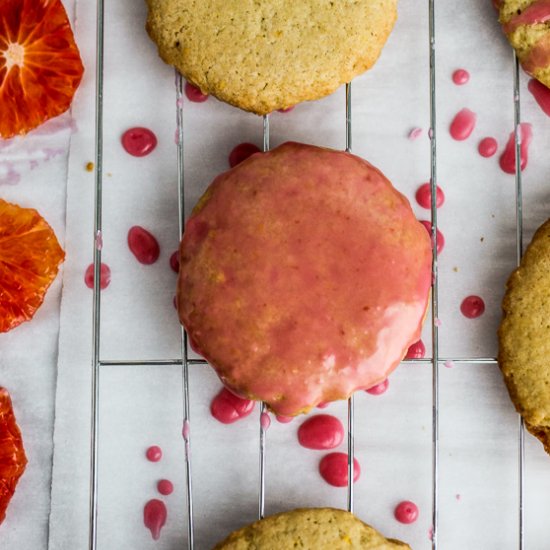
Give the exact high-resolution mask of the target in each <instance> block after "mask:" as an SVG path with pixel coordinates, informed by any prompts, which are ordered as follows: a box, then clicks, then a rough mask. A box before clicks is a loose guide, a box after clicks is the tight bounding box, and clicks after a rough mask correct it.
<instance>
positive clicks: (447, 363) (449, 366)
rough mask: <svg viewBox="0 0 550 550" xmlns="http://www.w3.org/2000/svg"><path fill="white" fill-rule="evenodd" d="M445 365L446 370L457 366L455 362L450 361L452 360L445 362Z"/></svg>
mask: <svg viewBox="0 0 550 550" xmlns="http://www.w3.org/2000/svg"><path fill="white" fill-rule="evenodd" d="M444 365H445V368H447V369H452V368H453V367H454V366H455V364H454V362H453V361H450V360H449V361H445V363H444Z"/></svg>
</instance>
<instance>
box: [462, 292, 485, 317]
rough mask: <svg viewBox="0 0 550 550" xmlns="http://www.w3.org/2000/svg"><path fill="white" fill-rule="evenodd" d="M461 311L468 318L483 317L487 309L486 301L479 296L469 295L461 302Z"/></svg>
mask: <svg viewBox="0 0 550 550" xmlns="http://www.w3.org/2000/svg"><path fill="white" fill-rule="evenodd" d="M460 311H461V312H462V315H464V317H468V319H475V318H476V317H481V315H483V312H484V311H485V302H484V301H483V299H482V298H480V297H479V296H467V297H466V298H464V300H463V301H462V304H460Z"/></svg>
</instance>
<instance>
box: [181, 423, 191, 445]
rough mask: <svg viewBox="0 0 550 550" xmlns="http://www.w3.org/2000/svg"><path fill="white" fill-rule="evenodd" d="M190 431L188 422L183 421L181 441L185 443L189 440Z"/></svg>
mask: <svg viewBox="0 0 550 550" xmlns="http://www.w3.org/2000/svg"><path fill="white" fill-rule="evenodd" d="M190 429H191V427H190V425H189V420H184V421H183V428H182V430H181V435H182V436H183V439H185V441H188V440H189V433H190Z"/></svg>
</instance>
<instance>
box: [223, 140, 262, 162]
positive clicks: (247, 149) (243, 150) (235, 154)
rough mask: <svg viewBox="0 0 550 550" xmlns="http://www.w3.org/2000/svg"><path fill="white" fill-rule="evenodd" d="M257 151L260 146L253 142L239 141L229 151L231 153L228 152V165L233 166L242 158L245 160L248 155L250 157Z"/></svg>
mask: <svg viewBox="0 0 550 550" xmlns="http://www.w3.org/2000/svg"><path fill="white" fill-rule="evenodd" d="M259 152H260V148H259V147H258V146H257V145H254V144H253V143H240V144H239V145H237V146H236V147H235V148H234V149H233V150H232V151H231V153H229V166H231V168H234V167H235V166H237V164H240V163H241V162H242V161H243V160H246V159H247V158H248V157H251V156H252V155H254V154H255V153H259Z"/></svg>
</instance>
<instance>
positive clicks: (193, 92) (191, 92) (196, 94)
mask: <svg viewBox="0 0 550 550" xmlns="http://www.w3.org/2000/svg"><path fill="white" fill-rule="evenodd" d="M185 95H186V96H187V99H188V100H189V101H192V102H193V103H204V102H205V101H206V100H207V99H208V94H203V93H202V92H201V91H200V88H197V87H196V86H193V84H190V83H189V82H186V83H185Z"/></svg>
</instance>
